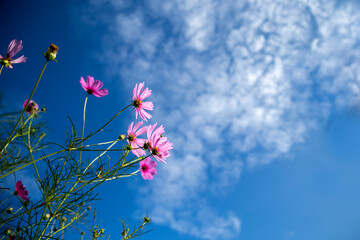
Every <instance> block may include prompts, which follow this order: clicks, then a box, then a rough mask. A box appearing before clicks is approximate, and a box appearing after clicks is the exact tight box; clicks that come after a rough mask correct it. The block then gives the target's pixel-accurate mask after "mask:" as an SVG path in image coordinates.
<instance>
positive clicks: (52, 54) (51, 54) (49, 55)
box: [45, 44, 59, 61]
mask: <svg viewBox="0 0 360 240" xmlns="http://www.w3.org/2000/svg"><path fill="white" fill-rule="evenodd" d="M58 50H59V47H58V46H56V45H55V44H50V47H49V49H48V50H47V51H46V53H45V58H46V60H48V61H54V60H55V58H56V55H57V51H58Z"/></svg>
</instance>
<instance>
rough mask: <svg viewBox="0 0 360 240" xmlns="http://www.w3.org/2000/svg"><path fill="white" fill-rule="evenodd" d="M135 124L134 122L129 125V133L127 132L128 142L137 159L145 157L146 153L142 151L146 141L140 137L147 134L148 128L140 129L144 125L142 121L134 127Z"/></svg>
mask: <svg viewBox="0 0 360 240" xmlns="http://www.w3.org/2000/svg"><path fill="white" fill-rule="evenodd" d="M133 124H134V122H132V123H131V124H130V125H129V128H128V131H127V133H128V136H127V141H128V143H129V144H130V145H131V147H132V150H131V152H132V153H133V154H135V155H136V156H137V157H140V156H143V155H145V151H144V150H143V149H142V147H143V146H144V142H145V139H141V138H138V136H139V135H142V134H144V133H146V131H147V127H142V128H140V129H139V127H140V126H141V125H143V122H142V121H141V122H138V123H136V124H135V126H134V127H133Z"/></svg>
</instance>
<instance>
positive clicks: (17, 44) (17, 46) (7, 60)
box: [0, 39, 26, 68]
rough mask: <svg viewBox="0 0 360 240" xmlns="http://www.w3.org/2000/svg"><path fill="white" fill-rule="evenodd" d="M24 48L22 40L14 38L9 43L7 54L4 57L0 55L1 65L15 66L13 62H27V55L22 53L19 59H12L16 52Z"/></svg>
mask: <svg viewBox="0 0 360 240" xmlns="http://www.w3.org/2000/svg"><path fill="white" fill-rule="evenodd" d="M22 48H23V45H22V41H21V40H20V41H17V40H16V39H14V40H12V41H11V42H10V44H9V47H8V49H7V52H6V56H5V57H3V56H1V55H0V63H1V65H4V66H5V67H9V68H13V67H12V66H11V64H13V63H22V62H26V57H24V55H22V56H21V57H19V58H17V59H12V58H13V57H14V56H15V54H17V53H18V52H20V50H21V49H22Z"/></svg>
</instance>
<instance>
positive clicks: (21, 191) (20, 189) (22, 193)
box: [14, 181, 29, 201]
mask: <svg viewBox="0 0 360 240" xmlns="http://www.w3.org/2000/svg"><path fill="white" fill-rule="evenodd" d="M28 194H29V192H28V191H26V189H25V185H24V184H22V182H21V181H17V183H16V185H15V192H14V195H19V197H21V198H22V199H24V200H25V201H27V200H29V197H28Z"/></svg>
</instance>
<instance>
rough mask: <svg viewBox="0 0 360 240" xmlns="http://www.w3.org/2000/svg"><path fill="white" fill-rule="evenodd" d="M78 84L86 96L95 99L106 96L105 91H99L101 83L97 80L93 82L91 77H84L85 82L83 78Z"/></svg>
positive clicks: (106, 91)
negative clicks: (90, 95) (89, 95)
mask: <svg viewBox="0 0 360 240" xmlns="http://www.w3.org/2000/svg"><path fill="white" fill-rule="evenodd" d="M80 84H81V86H82V87H83V89H84V90H85V91H86V92H87V93H88V94H93V95H94V96H96V97H103V96H106V95H108V90H107V89H105V88H104V89H100V88H102V86H103V83H102V82H101V81H99V80H95V81H94V78H93V77H91V76H87V77H86V82H85V80H84V78H83V77H81V78H80Z"/></svg>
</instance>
